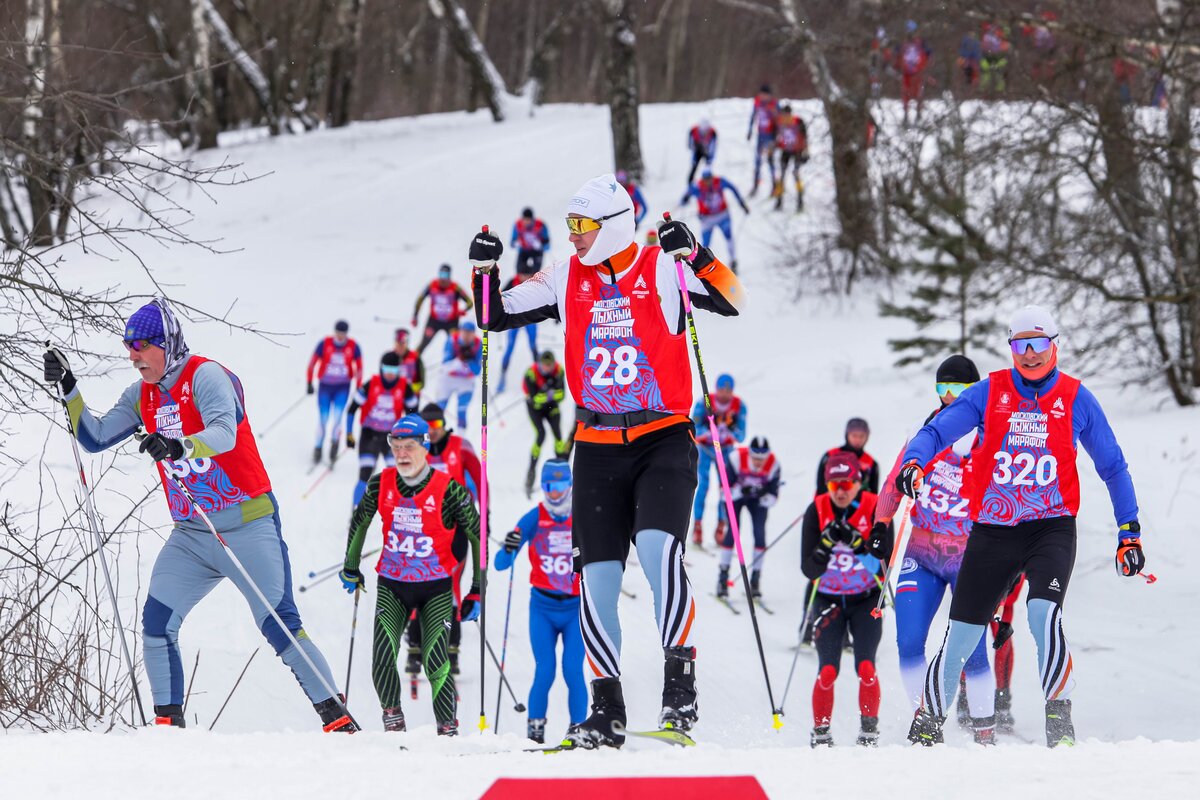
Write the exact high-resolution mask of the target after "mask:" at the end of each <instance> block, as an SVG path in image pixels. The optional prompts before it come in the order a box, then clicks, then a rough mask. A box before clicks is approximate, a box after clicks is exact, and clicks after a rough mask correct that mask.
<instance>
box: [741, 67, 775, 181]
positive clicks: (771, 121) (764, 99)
mask: <svg viewBox="0 0 1200 800" xmlns="http://www.w3.org/2000/svg"><path fill="white" fill-rule="evenodd" d="M778 114H779V101H778V100H776V99H775V95H773V94H771V87H770V86H769V85H768V84H765V83H764V84H763V85H762V86H761V87H760V88H759V90H758V94H756V95H755V96H754V107H753V108H752V109H751V110H750V126H749V127H748V128H747V130H746V141H750V140H751V138H754V185H753V186H752V187H751V188H750V196H751V197H754V195H755V194H756V193H757V192H758V182H759V178H760V176H761V174H762V165H763V162H764V161H765V162H766V164H767V169H768V170H770V173H771V186H772V187H774V186H775V117H776V116H777V115H778Z"/></svg>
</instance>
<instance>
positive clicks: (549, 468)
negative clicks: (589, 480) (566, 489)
mask: <svg viewBox="0 0 1200 800" xmlns="http://www.w3.org/2000/svg"><path fill="white" fill-rule="evenodd" d="M570 481H571V465H570V463H568V462H566V461H561V460H558V459H553V460H550V461H547V462H546V463H545V464H543V465H542V485H545V484H547V483H562V482H567V483H570Z"/></svg>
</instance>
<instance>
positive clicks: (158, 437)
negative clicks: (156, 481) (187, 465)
mask: <svg viewBox="0 0 1200 800" xmlns="http://www.w3.org/2000/svg"><path fill="white" fill-rule="evenodd" d="M138 452H139V453H146V454H147V455H149V456H150V457H151V458H153V459H154V460H155V461H162V460H163V459H168V460H170V461H178V460H179V459H181V458H183V452H184V450H183V441H182V440H181V439H168V438H167V437H165V436H163V435H162V434H161V433H152V434H150V435H149V436H147V437H146V438H145V439H142V443H141V444H140V445H138Z"/></svg>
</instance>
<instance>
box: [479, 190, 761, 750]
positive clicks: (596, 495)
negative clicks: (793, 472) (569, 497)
mask: <svg viewBox="0 0 1200 800" xmlns="http://www.w3.org/2000/svg"><path fill="white" fill-rule="evenodd" d="M566 214H567V228H568V230H570V232H571V235H570V237H569V239H570V243H571V246H572V248H573V250H574V255H573V256H572V257H571V258H570V259H569V260H568V261H565V262H559V263H557V264H555V265H554V266H553V267H551V268H550V269H546V270H543V271H541V272H539V273H538V274H537V275H535V276H534V277H533V278H532V279H530V280H528V281H525V282H524V283H522V284H521V285H520V286H516V287H514V288H512V289H510V290H509V291H507V292H504V293H503V295H502V294H501V292H500V283H499V279H498V276H497V274H496V272H497V271H496V270H495V268H494V265H495V263H496V260H497V259H498V258H499V257H500V255H501V253H502V252H503V245H502V244H501V242H500V240H499V239H497V238H496V237H495V236H493V235H492V234H489V233H479V234H476V235H475V236H474V237H473V238H472V241H471V246H470V259H471V262H472V263H473V264H474V265H475V267H476V278H475V280H474V281H473V284H472V285H473V288H474V291H475V296H476V298H477V303H476V313H477V315H478V318H479V322H480V324H486V325H487V326H488V327H489V328H490V329H491V330H505V329H508V328H512V327H516V326H520V325H527V324H529V323H531V322H540V321H542V320H547V319H554V320H559V321H561V322H562V323H563V325H564V328H565V331H564V333H565V338H566V342H565V350H564V361H565V362H566V372H567V385H568V386H569V387H570V388H571V394H572V395H573V396H574V400H575V405H576V431H575V456H574V458H575V463H574V479H575V485H574V490H573V505H572V508H573V510H574V515H573V529H572V536H573V538H574V542H575V544H576V545H578V547H579V551H580V561H579V562H578V563H579V565H581V568H582V575H583V602H582V607H583V608H584V609H586V611H585V612H581V614H582V620H581V621H582V623H583V635H584V645H585V649H586V652H587V660H588V664H589V666H590V668H591V671H592V675H593V676H594V680H593V681H592V713H591V715H590V716H589V717H588V718H587V719H586V720H584V722H582V723H580V724H579V725H574V726H572V727H571V729H570V731H569V732H568V734H567V738H566V742H567V743H568V746H572V747H586V748H594V747H600V746H607V747H620V746H621V745H622V744H624V741H625V735H624V733H623V731H622V729H623V727H624V725H625V721H626V714H625V700H624V695H623V693H622V689H621V649H620V642H621V626H620V620H619V618H618V615H617V607H618V601H619V599H620V596H621V576H622V574H623V572H624V568H625V560H626V558H627V557H628V555H629V549H630V547H631V546H632V547H636V548H637V551H638V561H639V562H640V564H641V567H642V571H643V572H644V573H645V575H646V578H647V580H648V581H649V582H650V587H651V590H652V592H653V595H654V608H655V614H656V617H657V621H658V625H659V633H660V636H661V644H662V647H663V655H664V657H665V662H666V663H665V665H664V667H665V669H664V680H663V695H662V711H661V713H660V715H659V724H660V725H662V726H670V727H673V728H675V729H677V730H688V729H690V728H691V727H692V726H693V725H694V724H695V722H696V720H697V718H698V706H697V695H696V684H695V663H694V660H695V654H696V651H695V648H694V647H693V646H692V643H691V631H692V622H693V620H694V616H695V601H694V599H693V596H692V589H691V585H690V583H689V581H688V579H687V573H686V572H685V570H684V565H683V550H684V543H685V539H686V536H687V525H688V505H689V503H690V502H691V498H692V493H693V492H694V491H695V489H696V445H695V442H694V441H693V439H692V428H691V420H690V418H689V417H688V409H689V407H690V406H691V403H692V399H693V398H692V372H691V364H690V361H689V356H688V344H687V337H686V334H685V332H684V330H683V318H684V314H683V308H682V303H683V298H682V296H681V294H680V288H679V284H678V277H677V276H678V269H679V267H678V266H677V265H676V263H675V260H674V259H675V258H676V257H677V258H680V259H682V260H683V264H682V266H683V270H684V272H685V274H686V287H687V288H686V291H687V292H688V296H689V298H690V299H691V302H692V303H693V304H694V305H695V306H696V307H697V308H700V309H703V310H709V311H713V312H715V313H718V314H722V315H725V316H734V315H736V314H737V313H738V305H739V304H740V303H741V301H742V294H743V290H742V288H741V284H739V283H738V281H737V277H736V276H735V275H734V274H733V272H732V271H731V270H730V269H729V268H728V267H726V266H725V265H724V264H722V263H721V262H719V261H717V259H716V258H715V257H714V256H713V254H712V251H711V250H709V249H708V248H705V247H699V246H698V245H697V243H696V239H695V237H694V236H693V235H692V233H691V231H689V230H688V229H687V226H686V225H684V224H682V223H680V222H678V221H672V222H670V223H666V224H664V225H662V226H661V227H660V228H659V232H658V238H659V242H660V245H661V246H660V247H641V246H639V245H638V244H636V243H635V242H634V225H633V203H632V201H631V200H630V198H629V194H628V192H626V191H625V190H624V189H623V188H622V186H621V185H620V184H619V183H618V182H617V179H616V176H615V175H612V174H611V173H610V174H607V175H601V176H599V177H597V178H594V179H592V180H590V181H588V182H587V183H586V184H584V185H583V186H582V187H580V189H579V190H578V191H577V192H576V193H575V195H574V196H573V197H572V198H571V199H570V201H568V203H567V206H566ZM484 271H486V272H488V273H489V274H490V276H491V277H490V278H489V281H490V292H491V295H490V297H489V299H488V305H489V310H490V319H489V320H486V321H485V320H484V319H483V315H482V307H481V302H482V300H483V276H482V274H481V273H482V272H484Z"/></svg>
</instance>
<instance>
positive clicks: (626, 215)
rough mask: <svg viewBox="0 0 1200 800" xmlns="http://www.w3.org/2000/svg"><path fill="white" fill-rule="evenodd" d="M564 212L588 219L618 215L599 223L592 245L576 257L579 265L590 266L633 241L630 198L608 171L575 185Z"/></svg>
mask: <svg viewBox="0 0 1200 800" xmlns="http://www.w3.org/2000/svg"><path fill="white" fill-rule="evenodd" d="M622 212H623V213H622ZM567 214H579V215H581V216H584V217H590V218H592V219H600V218H601V217H607V216H610V215H612V214H619V216H615V217H613V218H612V219H607V220H604V221H603V222H601V223H600V224H601V228H600V232H599V233H598V234H597V235H596V241H595V242H593V243H592V248H591V249H590V250H588V251H587V254H586V255H583V256H581V257H580V258H579V261H580V263H582V264H585V265H587V266H589V267H594V266H596V265H597V264H600V263H601V262H603V261H604V260H605V259H607V258H611V257H612V256H615V255H616V254H617V253H620V252H621V251H622V250H625V249H626V248H627V247H629V245H631V244H633V236H634V222H633V199H632V198H630V196H629V192H627V191H626V190H625V187H624V186H622V185H621V184H620V183H618V182H617V178H616V176H615V175H613V174H612V173H611V172H609V173H605V174H604V175H600V176H599V177H596V178H592V179H591V180H590V181H588V182H587V183H585V184H584V185H583V186H581V187H579V190H578V191H577V192H575V196H574V197H572V198H571V199H570V201H568V202H567Z"/></svg>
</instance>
